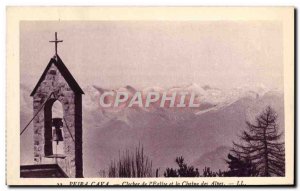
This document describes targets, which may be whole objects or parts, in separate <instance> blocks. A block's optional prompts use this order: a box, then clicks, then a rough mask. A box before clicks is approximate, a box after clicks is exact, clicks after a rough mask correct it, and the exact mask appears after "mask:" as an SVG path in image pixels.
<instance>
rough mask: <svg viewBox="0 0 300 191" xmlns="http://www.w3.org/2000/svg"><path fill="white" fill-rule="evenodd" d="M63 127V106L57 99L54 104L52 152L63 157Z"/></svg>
mask: <svg viewBox="0 0 300 191" xmlns="http://www.w3.org/2000/svg"><path fill="white" fill-rule="evenodd" d="M63 128H64V120H63V106H62V104H61V103H60V102H59V101H58V100H57V101H55V102H54V103H53V106H52V153H53V155H54V156H56V157H63V156H64V155H65V153H64V130H63Z"/></svg>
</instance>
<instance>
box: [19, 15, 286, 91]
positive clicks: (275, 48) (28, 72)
mask: <svg viewBox="0 0 300 191" xmlns="http://www.w3.org/2000/svg"><path fill="white" fill-rule="evenodd" d="M55 32H58V39H61V40H63V43H59V44H58V54H59V56H60V57H61V59H62V60H63V62H64V63H65V65H66V66H67V67H68V69H69V70H70V72H71V73H72V75H73V76H74V77H75V79H76V81H77V82H78V83H79V85H80V86H82V87H85V86H90V85H97V86H99V87H104V88H118V87H122V86H126V85H131V86H133V87H137V88H143V87H149V86H160V87H173V86H180V85H186V84H190V83H196V84H199V85H210V86H214V87H217V88H222V89H231V88H235V87H243V86H262V85H263V86H266V87H269V88H270V89H277V88H280V89H281V88H282V86H283V76H282V75H283V55H282V49H283V45H282V29H281V23H278V22H271V21H212V22H203V21H201V22H198V21H180V22H175V21H146V22H142V21H88V22H87V21H85V22H80V21H66V22H53V21H51V22H50V21H38V22H36V21H22V22H21V23H20V64H21V74H20V75H21V83H22V84H24V85H26V86H27V87H29V88H31V89H33V88H34V86H35V84H36V83H37V81H38V79H39V78H40V76H41V74H42V72H43V70H44V69H45V67H46V66H47V64H48V62H49V60H50V58H51V57H52V56H53V55H54V44H53V43H49V40H53V39H54V33H55Z"/></svg>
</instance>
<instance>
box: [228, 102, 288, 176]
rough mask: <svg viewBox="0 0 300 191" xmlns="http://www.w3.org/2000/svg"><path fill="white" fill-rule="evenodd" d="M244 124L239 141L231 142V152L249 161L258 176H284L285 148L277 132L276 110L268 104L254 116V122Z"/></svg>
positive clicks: (280, 134)
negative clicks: (232, 145) (245, 128)
mask: <svg viewBox="0 0 300 191" xmlns="http://www.w3.org/2000/svg"><path fill="white" fill-rule="evenodd" d="M246 124H247V130H245V131H243V133H242V136H241V143H235V142H234V143H233V144H234V149H233V150H232V151H233V153H234V154H235V155H236V156H240V157H241V158H242V159H244V160H248V161H249V162H251V164H252V165H254V167H255V169H256V170H257V172H258V176H284V175H285V148H284V142H281V141H280V140H281V136H282V133H279V132H278V124H277V114H276V112H275V111H274V110H273V109H272V108H271V107H270V106H268V107H267V108H266V109H265V110H264V111H263V112H262V113H261V114H260V115H259V116H258V117H256V121H255V124H252V123H250V122H246Z"/></svg>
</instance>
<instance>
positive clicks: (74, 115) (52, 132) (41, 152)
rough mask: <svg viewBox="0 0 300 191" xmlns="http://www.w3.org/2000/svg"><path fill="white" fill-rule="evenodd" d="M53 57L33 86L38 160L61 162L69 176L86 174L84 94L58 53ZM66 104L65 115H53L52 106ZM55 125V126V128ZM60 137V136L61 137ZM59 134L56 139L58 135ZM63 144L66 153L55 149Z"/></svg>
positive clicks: (47, 162) (40, 161)
mask: <svg viewBox="0 0 300 191" xmlns="http://www.w3.org/2000/svg"><path fill="white" fill-rule="evenodd" d="M50 42H54V43H55V55H54V57H53V58H51V59H50V61H49V63H48V65H47V67H46V69H45V71H44V72H43V74H42V76H41V77H40V79H39V81H38V83H37V84H36V86H35V88H34V89H33V91H32V93H31V96H32V97H33V110H34V115H35V117H34V120H33V126H34V163H35V164H36V165H42V164H57V165H58V166H59V167H60V168H61V169H62V170H63V171H64V172H65V174H66V175H67V176H68V177H77V178H80V177H83V162H82V94H84V92H83V91H82V89H81V88H80V86H79V85H78V83H77V82H76V81H75V79H74V78H73V76H72V75H71V73H70V72H69V70H68V69H67V67H66V66H65V65H64V63H63V61H62V60H61V58H60V57H59V56H58V54H57V43H59V42H62V41H61V40H57V34H56V33H55V40H54V41H50ZM56 101H58V102H59V103H61V105H62V109H63V111H62V113H63V114H62V117H61V118H53V116H52V106H53V103H54V102H56ZM54 127H55V128H54ZM57 136H59V138H57ZM55 137H56V138H55ZM56 143H57V144H59V143H62V144H63V145H62V153H60V154H57V153H56V152H55V147H56V146H55V145H56Z"/></svg>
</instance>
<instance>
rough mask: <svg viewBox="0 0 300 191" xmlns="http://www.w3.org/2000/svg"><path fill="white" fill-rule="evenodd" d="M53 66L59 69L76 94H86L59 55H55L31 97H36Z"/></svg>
mask: <svg viewBox="0 0 300 191" xmlns="http://www.w3.org/2000/svg"><path fill="white" fill-rule="evenodd" d="M52 64H54V65H55V66H56V67H57V69H58V70H59V72H60V73H61V74H62V76H63V77H64V79H65V80H66V82H67V83H68V84H69V86H70V88H71V89H72V90H73V92H74V93H78V94H84V92H83V91H82V89H81V88H80V86H79V85H78V83H77V82H76V80H75V79H74V77H73V76H72V74H71V73H70V71H69V70H68V68H67V67H66V66H65V64H64V63H63V61H62V60H61V59H60V57H59V56H58V55H55V56H54V57H53V58H51V59H50V61H49V63H48V65H47V67H46V69H45V70H44V72H43V74H42V76H41V77H40V79H39V81H38V83H37V84H36V85H35V87H34V89H33V90H32V92H31V94H30V96H34V94H35V92H36V90H37V89H38V87H39V86H40V84H41V83H42V82H43V80H44V79H45V76H46V74H47V72H48V70H49V69H50V67H51V65H52Z"/></svg>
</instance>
